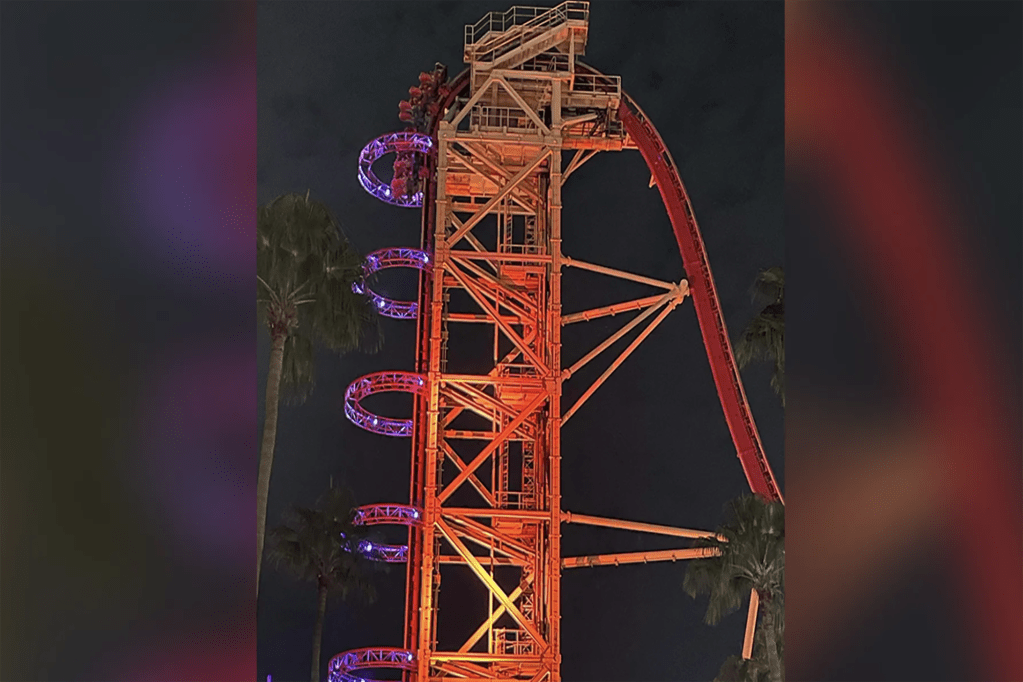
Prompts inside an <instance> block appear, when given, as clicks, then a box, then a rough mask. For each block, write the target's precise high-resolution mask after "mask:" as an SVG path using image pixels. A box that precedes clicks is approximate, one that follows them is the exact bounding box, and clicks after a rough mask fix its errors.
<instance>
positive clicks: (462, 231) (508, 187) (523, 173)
mask: <svg viewBox="0 0 1023 682" xmlns="http://www.w3.org/2000/svg"><path fill="white" fill-rule="evenodd" d="M550 154H551V149H550V147H544V148H543V149H541V150H540V153H539V154H537V155H536V158H534V159H533V160H532V161H530V162H529V164H528V165H527V166H526V167H525V168H523V169H522V170H520V171H519V172H518V173H516V174H515V177H513V178H512V179H511V180H509V181H508V182H507V183H506V184H505V185H504V186H503V187H501V189H500V190H498V192H497V194H495V195H494V197H493V198H492V199H491V200H490V201H488V202H487V203H486V204H484V205H483V208H481V209H480V210H478V211H476V213H474V214H473V216H472V217H471V218H469V219H468V220H466V221H465V223H464V224H463V225H462V226H461V227H460V228H458V231H456V232H455V233H454V234H453V235H451V236H450V237H449V238H448V240H447V245H448V248H452V247H454V246H455V245H456V244H458V242H460V241H461V240H462V237H464V236H465V235H466V234H467V233H468V232H469V230H471V229H472V228H474V227H476V224H477V223H479V222H480V221H481V220H483V218H485V217H486V216H487V214H489V213H490V212H491V211H492V210H494V207H495V206H497V204H498V203H499V202H500V201H501V200H502V199H504V198H505V197H506V196H507V195H508V193H509V192H511V191H512V190H513V189H515V186H516V185H518V184H519V183H520V182H522V181H523V180H525V179H526V178H527V177H529V175H530V174H531V173H532V172H533V171H534V170H536V168H537V167H538V166H539V165H540V164H541V163H543V162H544V161H546V160H547V157H548V156H550Z"/></svg>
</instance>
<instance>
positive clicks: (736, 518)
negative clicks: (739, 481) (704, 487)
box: [682, 495, 785, 682]
mask: <svg viewBox="0 0 1023 682" xmlns="http://www.w3.org/2000/svg"><path fill="white" fill-rule="evenodd" d="M728 516H729V517H730V518H729V519H728V521H727V522H726V523H725V524H723V525H722V526H721V527H720V528H719V529H718V531H717V533H718V535H720V536H722V537H723V538H724V540H721V539H719V538H701V539H700V540H697V541H696V546H698V547H713V548H716V549H718V550H719V554H718V555H717V556H713V557H708V558H705V559H698V560H695V561H692V562H690V564H689V566H688V568H687V570H686V575H685V578H684V579H683V582H682V587H683V589H685V591H686V592H687V593H688V594H689V596H691V597H696V596H697V595H700V594H707V595H709V599H708V604H707V613H706V615H705V616H704V621H705V622H706V623H707V624H708V625H716V624H717V623H718V622H719V621H720V620H721V619H722V618H723V617H724V616H726V615H728V614H729V613H731V612H733V611H735V610H736V609H737V608H739V606H741V605H742V602H743V599H744V598H745V597H746V595H748V594H750V592H751V590H755V591H756V593H757V596H758V597H759V602H760V609H759V616H758V617H759V620H760V623H759V627H758V628H757V635H758V641H757V644H758V646H757V652H756V656H754V659H755V661H754V663H752V664H745V666H746V668H747V669H748V668H750V667H752V668H756V667H757V663H763V664H764V665H765V666H766V672H767V679H768V680H769V681H770V682H782V680H783V679H784V669H783V653H784V652H783V650H782V648H781V643H782V635H783V634H784V628H785V507H784V505H783V504H782V503H781V502H776V501H775V502H767V501H765V500H764V499H763V498H761V497H759V496H755V495H744V496H743V497H740V498H738V499H735V500H733V501H732V502H731V503H730V505H729V509H728ZM726 664H727V662H726ZM753 672H754V671H751V670H746V671H743V674H747V673H753ZM725 673H726V671H725V668H724V667H723V668H722V674H725ZM740 679H756V675H752V676H750V677H745V678H740Z"/></svg>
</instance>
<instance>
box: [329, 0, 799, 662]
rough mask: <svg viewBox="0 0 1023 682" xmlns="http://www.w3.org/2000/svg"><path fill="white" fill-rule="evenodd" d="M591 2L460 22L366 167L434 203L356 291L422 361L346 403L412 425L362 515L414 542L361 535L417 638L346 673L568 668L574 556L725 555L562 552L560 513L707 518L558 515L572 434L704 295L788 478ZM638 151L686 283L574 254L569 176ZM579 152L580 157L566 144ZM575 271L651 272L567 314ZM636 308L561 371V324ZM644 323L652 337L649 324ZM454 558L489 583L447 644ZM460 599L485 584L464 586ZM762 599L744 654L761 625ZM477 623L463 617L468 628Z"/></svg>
mask: <svg viewBox="0 0 1023 682" xmlns="http://www.w3.org/2000/svg"><path fill="white" fill-rule="evenodd" d="M588 16H589V3H587V2H565V3H562V4H560V5H558V6H556V7H553V8H551V7H545V8H529V7H514V8H512V9H510V10H509V11H508V12H505V13H491V14H489V15H487V16H486V17H484V18H483V19H482V20H481V21H480V22H478V23H477V24H475V25H473V26H467V27H466V29H465V61H466V63H467V64H468V68H467V69H466V70H465V71H464V72H463V73H462V74H461V75H459V76H458V77H457V78H455V79H454V80H453V81H450V82H448V81H447V79H446V72H445V71H444V69H443V67H440V66H438V68H437V69H436V70H435V71H434V72H433V73H432V74H422V75H421V77H420V86H418V87H415V88H412V89H411V90H410V95H411V98H410V101H409V102H402V105H401V107H400V108H401V118H402V120H405V121H409V122H414V123H415V125H414V126H411V127H410V128H409V129H407V130H406V131H404V132H402V133H393V134H390V135H385V136H383V137H381V138H378V139H377V140H374V141H373V142H371V143H370V144H369V145H368V146H367V147H366V149H365V150H364V151H363V155H362V157H361V158H360V174H359V179H360V182H361V183H362V184H363V186H364V187H365V188H366V189H367V190H368V191H369V192H370V193H372V194H373V195H374V196H376V197H377V198H379V199H381V200H383V201H387V202H389V203H392V204H395V205H398V206H404V207H421V208H422V209H423V245H422V249H408V248H390V249H384V250H382V251H378V252H375V253H373V254H370V255H369V256H367V260H366V266H365V268H364V270H365V273H366V279H365V280H364V281H362V282H360V283H359V284H357V285H356V286H357V290H358V291H361V292H363V293H366V294H367V295H369V296H371V297H372V299H373V300H374V301H375V304H376V305H377V307H378V308H379V309H380V311H381V313H383V314H385V315H389V316H392V317H398V318H405V319H412V318H415V319H417V320H418V325H419V341H418V351H417V371H416V372H415V373H411V372H383V373H378V374H372V375H368V376H366V377H362V378H360V379H358V380H357V381H355V382H354V383H353V384H352V385H351V386H350V387H349V389H348V393H347V394H346V405H345V410H346V413H347V414H348V416H349V418H350V419H351V420H352V421H353V422H355V423H356V424H357V425H358V426H360V427H362V428H366V429H368V430H371V431H374V432H377V433H380V434H383V435H389V436H398V437H411V439H412V485H411V495H410V497H411V499H410V501H409V502H410V503H409V504H390V505H381V504H377V505H368V506H365V507H361V508H359V509H358V510H357V511H356V522H357V523H360V524H363V525H369V524H401V525H404V526H407V527H408V528H409V544H408V545H403V546H392V545H379V544H378V545H375V546H374V545H373V544H371V543H368V542H364V543H363V544H362V546H360V547H359V548H358V549H359V551H361V552H362V553H364V554H366V555H368V556H370V557H371V558H374V559H377V560H382V561H393V562H407V565H408V582H407V599H406V609H405V642H404V646H403V647H401V648H397V647H395V648H372V649H358V650H354V651H349V652H345V653H343V654H339V655H338V656H336V657H335V658H334V659H332V661H331V663H330V674H331V679H332V680H348V681H353V682H359V681H360V680H362V681H364V680H365V679H366V678H365V677H363V676H362V672H361V671H362V670H365V669H378V668H391V669H398V670H401V671H403V676H404V678H405V679H407V680H415V681H417V682H426V681H427V680H440V679H444V678H452V679H458V680H460V681H462V682H466V681H468V680H480V681H482V680H531V681H533V682H541V681H547V682H558V680H560V664H561V651H560V620H561V614H560V584H561V573H562V569H563V568H573V567H579V566H595V565H602V564H621V563H635V562H646V561H657V560H677V559H691V558H699V557H701V556H707V554H708V552H710V551H711V550H707V549H700V548H683V549H677V550H664V551H656V552H633V553H625V554H611V555H598V556H589V557H562V555H561V524H562V523H581V524H590V525H598V526H607V527H613V528H622V529H627V530H634V531H640V532H648V533H657V534H662V535H672V536H676V537H683V538H698V537H706V536H710V535H712V533H709V532H706V531H696V530H687V529H682V528H671V527H666V526H659V525H654V524H647V523H636V522H627V521H620V520H616V519H604V518H596V517H591V516H583V515H579V514H571V513H569V512H565V511H563V510H562V509H561V483H560V473H559V472H560V458H561V452H560V432H561V427H562V426H563V425H564V424H565V423H566V422H567V421H568V420H569V419H571V418H573V416H574V415H576V413H577V411H578V410H579V408H580V406H582V405H583V404H584V403H585V402H586V400H587V399H588V398H589V397H590V396H591V395H592V394H593V393H594V391H596V390H597V389H598V388H599V387H600V385H601V384H603V383H604V381H605V380H606V379H607V378H608V376H610V374H611V373H612V372H613V371H614V370H615V369H616V368H617V367H619V366H620V365H621V364H622V362H624V360H625V359H626V358H627V357H628V356H629V355H630V354H631V353H632V352H633V351H634V350H635V348H636V347H637V346H638V345H639V344H640V343H641V342H642V341H643V340H644V339H645V338H646V337H647V336H648V335H649V334H650V333H651V332H652V331H653V330H654V329H655V328H656V327H657V325H658V324H659V323H660V322H661V321H662V320H663V319H664V318H665V317H666V316H667V315H668V314H669V313H670V312H671V311H672V310H673V309H675V308H676V307H677V306H679V305H680V304H682V303H683V301H684V300H685V299H686V298H687V297H689V296H692V298H693V300H694V305H695V307H696V311H697V315H698V318H699V321H700V327H701V331H702V333H703V338H704V343H705V346H706V348H707V351H708V357H709V359H710V362H711V368H712V371H713V373H714V378H715V383H716V385H717V387H718V394H719V397H720V398H721V402H722V405H723V407H724V410H725V416H726V419H727V421H728V424H729V428H730V430H731V432H732V436H733V440H734V441H735V444H736V450H737V454H738V456H739V458H740V460H741V462H742V465H743V468H744V470H745V472H746V475H747V478H748V480H749V481H750V486H751V488H752V489H753V490H754V491H755V492H757V493H759V494H761V495H763V496H765V497H767V498H769V499H780V497H781V496H780V493H779V491H778V489H777V485H776V484H775V482H774V477H773V475H772V474H771V470H770V467H769V466H768V464H767V460H766V457H765V456H764V453H763V448H762V446H761V444H760V440H759V436H758V435H757V433H756V428H755V426H754V424H753V420H752V418H751V416H750V414H749V408H748V406H747V405H746V399H745V395H744V393H743V390H742V384H741V382H740V380H739V374H738V371H737V370H736V368H735V362H734V359H733V358H732V352H731V347H730V345H729V342H728V336H727V332H726V330H725V326H724V320H723V317H722V316H721V312H720V307H719V306H718V303H717V296H716V294H715V292H714V287H713V280H712V279H711V276H710V269H709V266H708V264H707V259H706V254H705V253H704V251H703V244H702V240H701V238H700V236H699V231H698V229H697V227H696V223H695V220H694V218H693V213H692V208H691V206H690V205H689V200H688V198H687V197H686V195H685V191H684V189H683V187H682V184H681V181H680V180H679V179H678V174H677V172H676V171H675V166H674V163H673V162H672V161H671V158H670V155H669V154H668V152H667V150H666V149H665V148H664V145H663V142H662V141H661V139H660V137H659V136H658V135H657V133H656V130H654V128H653V126H652V125H651V124H650V123H649V121H648V120H647V119H646V117H645V116H644V115H643V113H642V112H641V111H640V110H639V109H638V107H636V106H635V104H634V103H633V102H631V100H629V98H628V97H627V95H625V94H624V93H623V92H622V88H621V79H620V78H619V77H618V76H608V75H603V74H600V73H599V72H597V71H595V70H594V69H592V68H590V67H587V66H585V65H584V64H582V63H581V62H579V61H578V59H577V57H578V56H580V55H582V54H584V50H585V46H586V40H587V31H588ZM624 149H638V150H639V151H640V152H641V153H642V154H643V156H644V158H645V159H646V161H647V165H648V166H649V167H650V170H651V173H652V177H651V185H653V184H656V185H657V186H658V188H659V189H660V191H661V195H662V198H663V200H664V203H665V206H666V208H667V210H668V213H669V216H670V217H671V219H672V224H673V226H674V229H675V232H676V236H677V237H678V241H679V246H680V250H681V252H682V256H683V264H684V265H685V267H686V271H687V273H688V274H689V279H688V280H686V279H683V280H681V281H679V282H662V281H658V280H655V279H651V278H648V277H643V276H640V275H635V274H631V273H627V272H623V271H620V270H615V269H612V268H608V267H603V266H600V265H595V264H590V263H585V262H581V261H578V260H574V259H571V258H569V257H567V256H565V255H564V254H563V251H562V237H561V187H562V183H564V182H565V180H567V179H568V178H569V177H570V176H571V175H572V173H574V172H575V171H576V170H577V169H578V168H579V167H580V166H582V164H584V163H585V162H586V161H588V160H589V159H591V158H592V157H593V156H594V155H595V154H596V153H597V152H599V151H620V150H624ZM391 152H393V153H396V154H397V158H398V161H396V162H395V179H394V180H392V182H391V183H390V184H385V183H384V182H381V181H380V180H379V179H378V178H377V176H376V175H375V174H374V172H373V168H372V167H373V162H374V161H375V160H377V159H378V158H380V157H381V156H383V155H385V154H387V153H391ZM566 158H567V159H568V160H567V163H565V159H566ZM387 267H414V268H417V269H419V270H420V271H421V277H420V298H419V301H418V303H416V302H401V301H393V300H390V299H387V298H385V297H383V296H380V295H378V294H376V293H374V292H373V291H372V290H371V288H370V278H371V276H372V275H373V274H374V273H375V272H377V271H379V270H381V269H384V268H387ZM566 267H575V268H581V269H585V270H590V271H593V272H597V273H602V274H604V275H609V276H613V277H618V278H622V279H625V280H629V281H632V282H638V283H642V284H646V285H649V286H650V287H651V288H652V290H653V291H654V293H653V294H652V295H650V296H648V297H645V298H641V299H637V300H632V301H626V302H623V303H616V304H612V305H608V306H605V307H602V308H597V309H593V310H586V311H580V312H570V313H565V312H563V311H562V306H561V273H562V270H563V268H566ZM630 312H635V313H636V314H635V317H633V319H632V320H631V321H629V322H628V323H626V324H625V325H624V326H623V327H622V328H621V329H620V330H619V331H618V332H616V333H615V334H613V335H612V336H610V337H609V338H608V339H607V340H606V341H604V342H603V343H601V344H600V345H598V346H597V347H596V348H594V349H593V350H592V351H591V352H589V353H587V354H586V355H585V356H583V357H582V358H579V359H577V360H574V361H572V362H571V364H568V365H567V366H564V365H563V364H562V357H561V330H562V327H563V326H565V325H568V324H574V323H578V322H583V321H586V320H592V319H594V318H600V317H605V316H609V315H615V314H627V313H630ZM637 330H638V331H637ZM634 331H636V333H635V334H634V336H633V338H632V341H631V342H630V343H629V344H628V346H627V347H626V348H625V349H624V350H623V351H622V352H621V353H620V354H619V356H618V357H617V358H616V359H615V360H613V361H612V362H611V363H610V365H609V366H608V368H607V369H606V371H604V372H603V374H601V376H600V377H599V378H598V379H597V380H596V381H594V382H593V384H592V385H590V386H589V387H588V388H586V390H585V391H584V392H583V393H582V395H581V397H580V398H578V399H577V400H576V401H574V402H573V403H572V404H571V405H563V404H562V385H563V384H564V383H565V382H567V381H570V380H571V379H572V377H573V375H574V374H575V373H576V372H577V371H578V370H579V369H580V368H581V367H582V366H584V365H586V364H587V363H589V362H590V361H592V360H594V359H595V358H597V357H598V356H599V355H601V354H602V353H603V352H604V351H606V350H608V349H609V348H611V346H612V345H614V344H615V343H616V342H618V341H619V340H622V339H624V338H626V337H627V336H628V335H629V334H630V333H632V332H634ZM382 391H403V392H408V393H412V394H413V395H414V396H415V401H414V416H413V419H411V420H397V419H390V418H386V417H382V416H378V415H374V414H372V413H370V412H368V411H367V410H366V409H365V408H364V407H363V406H362V402H361V401H362V400H363V399H364V398H366V397H368V396H369V395H371V394H373V393H378V392H382ZM442 569H443V570H444V572H445V573H446V572H447V571H456V570H457V571H468V572H469V573H470V574H471V575H472V576H474V577H475V579H476V580H478V582H479V583H480V584H481V585H482V587H483V590H479V591H477V593H478V594H483V595H484V596H483V597H482V599H481V600H480V603H479V604H478V613H479V620H478V622H473V623H472V624H471V626H475V627H470V628H463V629H464V630H466V631H468V630H469V629H471V630H472V634H471V635H470V636H468V637H467V638H460V639H459V641H442V640H444V639H445V638H444V637H439V636H438V623H439V622H440V621H441V620H442V618H443V616H442V614H441V612H440V609H439V602H438V595H439V589H440V583H441V574H442ZM464 596H465V598H466V599H471V598H473V597H472V596H471V595H469V594H466V595H464ZM755 608H756V604H755V600H753V601H752V602H751V610H750V618H749V622H750V627H749V628H748V631H747V637H746V640H747V641H746V646H745V650H746V653H747V655H748V651H749V646H750V645H751V642H752V629H751V628H752V623H753V621H754V620H755V618H754V615H755ZM460 625H462V626H464V625H465V624H464V623H462V624H460Z"/></svg>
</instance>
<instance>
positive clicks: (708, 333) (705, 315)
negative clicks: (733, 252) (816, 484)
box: [587, 67, 784, 502]
mask: <svg viewBox="0 0 1023 682" xmlns="http://www.w3.org/2000/svg"><path fill="white" fill-rule="evenodd" d="M587 68H589V67H587ZM590 70H591V71H592V70H593V69H590ZM618 118H619V119H620V120H621V122H622V124H623V125H624V126H625V130H626V131H627V132H628V134H629V137H630V138H632V141H633V142H634V143H635V144H636V146H637V147H638V148H639V151H640V153H641V154H642V155H643V159H644V160H645V161H646V165H647V167H648V168H649V169H650V173H651V174H652V176H653V178H654V180H655V182H656V184H657V189H658V190H659V191H660V193H661V200H662V201H663V202H664V208H665V209H666V210H667V212H668V217H669V218H670V219H671V226H672V228H673V229H674V231H675V239H676V240H677V241H678V248H679V251H680V252H681V254H682V265H683V267H684V268H685V271H686V278H687V279H688V280H689V292H690V294H691V295H692V298H693V304H694V306H695V308H696V318H697V320H698V321H699V323H700V333H701V334H702V335H703V345H704V347H705V348H706V349H707V359H708V360H709V361H710V369H711V373H712V374H713V376H714V384H715V385H716V386H717V391H718V398H719V399H720V400H721V407H722V409H723V410H724V413H725V421H726V422H727V423H728V429H729V431H730V432H731V434H732V442H733V443H734V444H735V450H736V454H737V455H738V457H739V461H740V462H741V463H742V469H743V471H744V472H745V473H746V480H747V481H749V486H750V489H751V490H752V491H753V492H754V493H756V494H758V495H760V496H762V497H764V498H766V499H769V500H778V501H781V502H784V500H783V498H782V494H781V490H779V489H778V483H777V482H776V481H775V479H774V473H773V472H772V471H771V465H770V464H769V463H768V461H767V455H766V454H765V453H764V446H763V444H762V443H761V442H760V434H759V433H758V432H757V427H756V424H755V423H754V422H753V415H752V413H751V412H750V408H749V403H748V402H747V400H746V391H745V390H744V389H743V387H742V379H741V378H740V377H739V369H738V366H737V365H736V363H735V356H734V355H733V354H732V343H731V341H730V340H729V338H728V328H727V327H726V326H725V317H724V315H723V314H722V312H721V304H720V302H719V300H718V295H717V290H716V289H715V287H714V278H713V276H712V275H711V272H710V261H709V260H708V259H707V249H706V248H705V247H704V245H703V237H702V236H701V235H700V229H699V227H698V226H697V224H696V217H695V215H694V214H693V207H692V204H691V203H690V202H689V196H688V195H687V194H686V190H685V187H684V186H683V184H682V179H681V178H680V177H679V174H678V170H677V167H676V166H675V162H674V161H673V160H672V158H671V154H670V153H669V152H668V148H667V146H666V145H665V144H664V140H663V139H661V136H660V135H659V134H658V132H657V129H656V128H654V126H653V123H651V122H650V119H649V118H648V117H647V116H646V114H644V113H643V111H642V110H641V109H640V108H639V106H638V105H637V104H636V103H635V101H634V100H633V99H632V98H631V97H629V96H628V95H627V94H625V93H622V104H621V107H620V108H619V109H618Z"/></svg>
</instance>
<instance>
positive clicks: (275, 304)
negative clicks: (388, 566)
mask: <svg viewBox="0 0 1023 682" xmlns="http://www.w3.org/2000/svg"><path fill="white" fill-rule="evenodd" d="M361 263H362V257H361V256H360V255H359V254H358V253H357V252H356V251H355V249H354V248H353V247H352V246H351V244H349V243H348V241H347V240H346V239H345V238H344V237H343V235H342V234H341V230H340V228H339V227H338V225H337V223H336V222H335V221H334V218H333V216H331V214H330V211H329V210H328V209H327V207H326V206H324V205H323V204H321V203H319V202H315V201H309V193H308V192H306V194H305V196H304V197H303V196H301V195H299V194H285V195H283V196H280V197H278V198H276V199H274V200H273V201H271V202H270V203H269V204H266V205H264V206H260V207H259V213H258V224H257V248H256V275H257V276H256V281H257V289H258V294H257V297H256V302H257V307H258V310H259V313H260V317H261V318H262V319H263V321H264V322H265V323H266V326H267V328H268V329H269V330H270V341H271V345H270V371H269V374H268V376H267V380H266V416H265V418H264V422H263V442H262V446H261V448H260V452H259V482H258V486H257V490H256V544H257V548H256V594H257V595H258V594H259V573H260V567H261V565H262V557H263V539H264V531H265V529H266V503H267V497H268V495H269V491H270V472H271V470H272V468H273V458H274V444H275V442H276V440H277V412H278V405H279V400H280V392H281V387H282V386H283V387H284V388H285V389H286V391H288V395H287V397H288V398H291V399H292V400H294V401H296V402H301V401H303V400H304V399H305V398H306V396H307V395H308V394H309V392H310V391H311V390H312V388H313V384H314V375H313V369H314V368H313V352H314V351H313V348H314V342H315V343H318V344H320V345H322V346H325V347H326V348H328V349H329V350H332V351H335V352H337V353H345V352H348V351H351V350H354V349H356V348H360V347H365V346H366V345H367V344H366V340H367V338H369V337H370V336H371V335H372V334H373V333H374V332H378V331H379V328H378V326H377V323H378V318H377V316H376V314H375V311H374V310H373V309H372V306H370V305H369V302H368V300H367V299H366V298H365V297H363V296H361V295H358V294H355V293H353V291H352V283H353V282H354V281H355V279H356V278H357V277H358V276H359V274H360V268H361ZM377 340H378V341H377V342H379V335H377Z"/></svg>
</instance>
